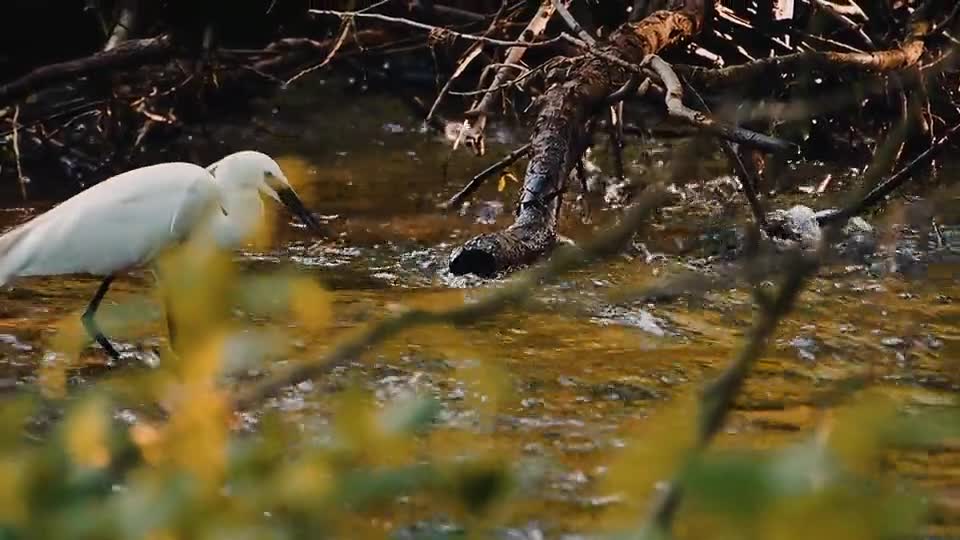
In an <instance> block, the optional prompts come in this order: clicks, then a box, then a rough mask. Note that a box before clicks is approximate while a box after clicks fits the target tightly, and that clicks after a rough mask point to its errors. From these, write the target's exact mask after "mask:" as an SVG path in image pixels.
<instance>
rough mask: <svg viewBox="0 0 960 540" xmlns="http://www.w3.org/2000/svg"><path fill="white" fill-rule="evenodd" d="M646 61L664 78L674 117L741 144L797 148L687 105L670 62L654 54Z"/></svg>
mask: <svg viewBox="0 0 960 540" xmlns="http://www.w3.org/2000/svg"><path fill="white" fill-rule="evenodd" d="M645 63H647V64H649V65H650V67H651V68H652V69H653V70H654V71H655V72H656V73H657V76H658V77H659V78H660V80H661V81H663V85H664V88H665V90H666V95H665V96H664V102H665V103H666V105H667V113H668V114H669V115H670V116H671V117H673V118H677V119H679V120H682V121H684V122H686V123H688V124H690V125H692V126H695V127H698V128H700V129H702V130H704V131H707V132H709V133H713V134H716V135H719V136H720V137H723V138H724V139H726V140H728V141H733V142H735V143H738V144H744V145H747V146H753V147H756V148H762V149H764V150H767V151H770V152H784V151H794V152H795V151H797V149H798V147H797V145H795V144H793V143H791V142H789V141H784V140H782V139H777V138H775V137H770V136H768V135H764V134H762V133H757V132H754V131H750V130H748V129H745V128H742V127H740V126H731V125H728V124H725V123H722V122H717V121H716V120H714V119H713V118H711V117H710V116H708V115H706V114H704V113H701V112H697V111H694V110H693V109H690V108H688V107H687V106H686V105H684V104H683V86H682V85H681V83H680V78H679V77H677V74H676V73H674V71H673V68H672V67H671V66H670V64H668V63H667V62H665V61H664V60H663V59H661V58H660V57H659V56H657V55H651V56H650V57H648V58H647V59H646V60H645Z"/></svg>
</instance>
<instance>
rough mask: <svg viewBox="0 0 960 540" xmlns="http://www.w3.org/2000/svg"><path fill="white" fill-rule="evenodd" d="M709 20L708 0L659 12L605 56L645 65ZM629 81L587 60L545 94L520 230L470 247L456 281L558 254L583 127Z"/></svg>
mask: <svg viewBox="0 0 960 540" xmlns="http://www.w3.org/2000/svg"><path fill="white" fill-rule="evenodd" d="M703 15H704V0H685V1H684V4H683V5H682V9H679V10H676V11H658V12H655V13H653V14H651V15H650V16H649V17H647V18H645V19H643V20H642V21H640V22H638V23H628V24H624V25H623V26H621V27H620V28H619V29H618V30H617V31H616V32H614V33H613V35H611V37H610V41H609V43H607V44H605V45H604V46H603V48H602V49H600V50H601V51H602V52H604V53H606V54H610V55H613V56H622V57H623V58H624V61H627V62H639V61H641V60H642V59H643V58H644V57H645V56H646V55H648V54H653V53H656V52H658V51H659V50H661V49H663V48H664V47H667V46H670V45H674V44H676V43H680V42H682V41H684V40H686V39H689V38H691V37H693V36H694V35H696V34H697V33H698V32H699V30H700V28H701V26H702V25H703ZM628 76H629V71H628V70H626V69H624V68H623V67H621V66H619V65H617V64H611V62H608V61H605V60H604V59H603V58H599V57H593V58H588V59H586V60H585V61H584V62H582V63H581V64H580V66H578V68H577V69H576V70H575V71H574V72H573V76H572V77H571V79H570V80H568V81H567V82H564V83H560V84H556V85H554V86H553V87H552V88H550V89H549V90H548V91H547V93H546V94H544V98H543V103H544V105H543V107H542V109H541V110H540V113H539V115H538V117H537V121H536V124H535V126H534V132H533V135H532V137H531V151H532V156H531V159H530V162H529V164H528V165H527V172H526V175H525V178H524V185H523V191H522V194H521V197H520V204H519V212H518V215H517V218H516V220H515V222H514V223H513V225H511V226H510V227H508V228H507V229H505V230H503V231H499V232H496V233H493V234H485V235H480V236H477V237H475V238H472V239H470V240H468V241H467V242H466V243H465V244H464V245H463V246H462V247H461V248H459V249H458V250H456V251H455V252H454V253H453V255H452V257H451V259H450V263H449V267H450V271H451V272H452V273H454V274H458V275H459V274H468V273H473V274H477V275H481V276H492V275H495V274H497V273H499V272H502V271H505V270H508V269H512V268H516V267H520V266H523V265H526V264H529V263H531V262H533V261H535V260H537V259H538V258H540V257H541V256H543V255H544V254H546V253H548V252H549V251H551V250H552V249H553V248H554V247H555V245H556V242H557V230H556V228H557V212H558V208H559V202H560V201H559V194H560V193H561V191H562V190H563V184H564V182H565V181H566V179H567V178H568V177H569V174H570V171H571V169H572V168H573V167H574V165H575V164H576V163H577V161H578V160H579V159H580V155H581V153H582V151H583V147H582V146H583V135H584V126H585V124H586V122H587V119H588V118H589V116H590V115H592V114H593V113H594V111H596V109H597V107H598V106H599V105H601V104H602V103H603V101H604V100H605V99H606V98H607V96H609V95H610V94H611V93H613V92H614V91H615V90H616V89H617V88H619V87H620V86H621V85H623V84H624V83H625V82H626V80H627V79H628Z"/></svg>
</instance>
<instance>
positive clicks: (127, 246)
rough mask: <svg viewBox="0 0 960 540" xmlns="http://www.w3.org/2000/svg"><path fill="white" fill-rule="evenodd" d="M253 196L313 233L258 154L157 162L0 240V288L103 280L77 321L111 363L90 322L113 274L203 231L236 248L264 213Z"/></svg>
mask: <svg viewBox="0 0 960 540" xmlns="http://www.w3.org/2000/svg"><path fill="white" fill-rule="evenodd" d="M261 194H262V195H267V196H269V197H271V198H273V199H275V200H277V201H279V202H282V203H283V204H285V205H286V206H287V207H288V208H289V209H290V210H291V211H292V212H293V213H294V214H296V215H297V216H299V217H300V219H301V220H303V221H304V222H305V223H306V224H307V225H308V226H310V227H311V228H312V229H314V230H318V229H319V225H318V224H317V222H316V220H315V219H314V218H313V216H312V215H311V214H310V213H309V212H308V211H307V210H306V209H305V208H304V207H303V204H302V202H301V201H300V199H299V197H298V196H297V195H296V193H295V192H294V190H293V188H292V187H291V186H290V184H289V183H288V182H287V180H286V178H285V177H284V175H283V173H282V171H281V170H280V166H279V165H277V163H276V162H275V161H274V160H273V159H272V158H270V157H269V156H267V155H265V154H262V153H260V152H253V151H244V152H237V153H235V154H231V155H229V156H227V157H225V158H223V159H221V160H220V161H218V162H216V163H214V164H213V165H211V166H209V167H207V168H206V169H205V168H203V167H200V166H198V165H194V164H190V163H162V164H159V165H152V166H149V167H142V168H139V169H134V170H132V171H128V172H125V173H123V174H119V175H117V176H114V177H112V178H109V179H107V180H104V181H102V182H100V183H99V184H96V185H95V186H93V187H91V188H89V189H87V190H85V191H83V192H81V193H79V194H77V195H75V196H74V197H72V198H70V199H68V200H66V201H64V202H63V203H61V204H59V205H57V206H55V207H54V208H52V209H51V210H49V211H47V212H46V213H44V214H41V215H40V216H37V217H35V218H34V219H32V220H30V221H28V222H26V223H24V224H21V225H20V226H18V227H16V228H14V229H13V230H11V231H9V232H7V233H6V234H4V235H3V236H0V285H4V284H7V283H9V282H10V281H11V280H13V279H14V278H16V277H20V276H52V275H63V274H91V275H97V276H106V279H105V281H104V282H103V284H102V285H101V287H100V290H99V291H97V295H96V296H95V297H94V299H93V301H91V303H90V306H89V308H88V310H87V313H86V314H85V315H84V324H85V325H86V326H87V330H88V332H90V334H91V336H92V337H94V338H95V339H96V340H97V341H98V342H100V344H101V345H102V346H103V347H104V348H105V349H106V350H107V352H108V353H109V354H110V355H111V356H115V357H118V356H119V355H118V354H117V353H116V351H115V350H113V348H112V346H110V345H109V342H108V341H107V340H106V338H104V337H103V335H102V334H101V333H100V331H99V330H98V329H97V327H96V324H95V323H94V321H93V314H94V313H95V312H96V309H97V307H98V306H99V303H100V300H102V297H103V295H104V294H106V290H107V288H109V284H110V282H111V281H112V279H113V276H114V275H116V274H117V273H120V272H123V271H127V270H130V269H133V268H136V267H141V266H145V265H149V264H150V263H151V261H152V260H153V259H154V258H155V257H156V256H157V255H158V254H159V253H160V252H161V251H163V250H164V249H165V248H167V247H170V246H173V245H176V244H178V243H180V242H183V241H185V240H186V239H188V238H189V237H190V236H191V235H192V234H195V233H198V232H199V231H202V230H210V231H212V233H213V238H214V239H215V240H216V241H217V243H218V244H219V246H220V247H222V248H226V249H231V248H235V247H238V246H239V245H240V244H241V243H242V242H243V241H244V240H246V239H249V238H250V235H251V233H252V232H253V230H254V228H255V227H256V226H257V224H258V223H259V220H260V219H261V217H262V215H263V203H262V199H261Z"/></svg>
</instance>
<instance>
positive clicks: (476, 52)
mask: <svg viewBox="0 0 960 540" xmlns="http://www.w3.org/2000/svg"><path fill="white" fill-rule="evenodd" d="M481 52H483V46H482V45H480V44H479V43H477V44H475V45H474V46H473V47H471V48H470V50H469V51H467V54H465V55H464V56H463V60H461V61H460V64H458V65H457V69H455V70H454V71H453V75H450V78H449V79H447V82H446V83H445V84H444V85H443V88H441V89H440V92H438V93H437V98H436V99H434V100H433V105H431V106H430V112H428V113H427V117H426V118H425V119H424V122H429V121H430V118H432V117H433V113H434V111H436V110H437V107H439V106H440V102H441V101H443V98H444V96H446V95H447V92H448V91H449V90H450V86H452V85H453V81H455V80H457V77H459V76H460V75H461V74H463V72H464V71H466V69H467V67H468V66H469V65H470V63H471V62H473V60H474V59H475V58H476V57H478V56H480V53H481Z"/></svg>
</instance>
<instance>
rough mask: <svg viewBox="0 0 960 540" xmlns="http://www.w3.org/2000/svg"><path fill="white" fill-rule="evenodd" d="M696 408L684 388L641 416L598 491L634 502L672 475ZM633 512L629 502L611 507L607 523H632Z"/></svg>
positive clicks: (689, 438) (692, 429) (686, 447)
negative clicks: (647, 413)
mask: <svg viewBox="0 0 960 540" xmlns="http://www.w3.org/2000/svg"><path fill="white" fill-rule="evenodd" d="M698 409H699V400H698V396H697V395H696V393H695V392H690V391H688V392H685V393H682V394H680V395H679V396H677V397H676V398H675V399H674V401H673V402H672V403H670V404H668V405H667V406H666V407H665V408H664V409H662V410H660V411H657V412H656V413H654V414H653V416H652V417H651V418H648V419H645V420H644V421H643V422H642V423H641V424H640V427H639V430H637V431H634V432H633V433H631V435H630V440H629V441H628V443H627V445H626V447H625V448H624V450H623V452H622V453H621V454H620V456H618V457H617V458H616V459H615V461H614V463H613V464H612V465H611V466H610V471H609V474H607V475H606V479H605V480H604V482H603V485H602V486H601V492H602V494H603V495H617V496H622V497H624V498H625V499H626V500H629V501H634V502H636V501H645V500H649V499H650V497H651V496H652V495H654V493H655V487H656V485H657V483H658V482H663V481H668V480H670V479H671V478H673V476H674V475H675V474H676V473H677V472H678V471H679V469H680V467H681V466H682V465H683V464H684V460H685V459H686V457H687V456H688V455H689V452H690V450H691V449H692V448H693V446H694V442H695V440H696V429H697V418H698V413H699V410H698ZM641 508H642V507H641ZM637 511H638V509H637V508H630V507H629V505H621V506H618V507H614V508H612V509H611V511H610V514H609V516H610V525H611V526H613V527H615V526H617V525H624V524H628V523H632V522H633V520H635V519H636V512H637Z"/></svg>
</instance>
